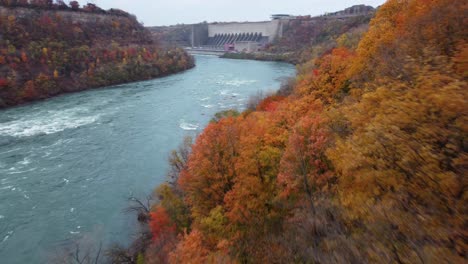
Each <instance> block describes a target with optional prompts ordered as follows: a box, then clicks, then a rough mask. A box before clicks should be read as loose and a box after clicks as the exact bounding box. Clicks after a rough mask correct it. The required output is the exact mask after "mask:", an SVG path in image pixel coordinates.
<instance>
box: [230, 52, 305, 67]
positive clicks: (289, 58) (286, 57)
mask: <svg viewBox="0 0 468 264" xmlns="http://www.w3.org/2000/svg"><path fill="white" fill-rule="evenodd" d="M293 55H294V52H286V53H277V54H275V53H267V52H254V53H244V52H242V53H233V52H227V53H224V54H223V55H222V56H221V58H223V59H235V60H257V61H277V62H286V63H290V64H294V65H297V64H299V60H298V59H297V58H296V57H295V56H293Z"/></svg>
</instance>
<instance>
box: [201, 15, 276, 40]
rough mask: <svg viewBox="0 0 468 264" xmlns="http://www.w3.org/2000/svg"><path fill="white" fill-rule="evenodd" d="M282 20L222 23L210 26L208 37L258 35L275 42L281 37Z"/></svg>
mask: <svg viewBox="0 0 468 264" xmlns="http://www.w3.org/2000/svg"><path fill="white" fill-rule="evenodd" d="M282 23H283V22H282V21H281V20H272V21H263V22H244V23H220V24H211V25H208V37H210V38H212V37H215V36H216V35H222V34H224V35H226V34H227V35H236V34H238V35H241V34H258V35H262V36H263V37H268V41H269V42H271V41H273V40H274V39H275V38H276V37H281V36H280V35H281V33H282V32H281V25H282Z"/></svg>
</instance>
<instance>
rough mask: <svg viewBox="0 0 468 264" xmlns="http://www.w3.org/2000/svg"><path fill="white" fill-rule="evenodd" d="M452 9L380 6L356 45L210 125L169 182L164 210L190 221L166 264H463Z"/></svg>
mask: <svg viewBox="0 0 468 264" xmlns="http://www.w3.org/2000/svg"><path fill="white" fill-rule="evenodd" d="M466 10H467V4H466V3H463V1H449V0H431V1H429V0H390V1H388V2H387V3H386V4H385V5H384V6H383V7H382V8H381V9H380V10H379V11H378V14H377V16H376V18H375V19H374V20H373V21H372V23H371V28H370V29H369V32H368V33H367V34H366V36H365V37H364V39H363V40H362V41H361V42H360V45H359V48H358V49H357V51H356V52H355V51H352V50H348V49H346V48H337V49H334V50H332V51H330V52H329V53H327V54H325V55H324V56H322V57H321V58H319V59H317V60H315V61H313V62H309V63H307V64H306V65H304V66H302V67H301V71H300V72H301V74H300V75H299V76H298V78H297V82H296V85H295V87H294V91H293V93H292V94H291V95H289V96H288V97H281V96H270V97H267V98H266V99H264V100H263V101H261V102H260V104H259V105H258V106H257V110H256V111H249V112H245V113H243V114H241V115H240V116H238V117H226V118H223V119H221V120H220V121H218V122H215V123H212V124H210V125H209V126H208V127H207V128H206V129H205V131H204V132H203V133H202V134H201V135H200V136H199V137H198V139H197V141H196V143H195V145H194V146H193V148H192V153H191V154H190V157H189V158H188V160H189V161H188V163H187V164H186V166H184V169H183V170H182V172H181V173H180V178H179V181H178V182H177V183H176V184H175V185H176V187H175V188H176V189H177V188H179V187H180V190H181V193H180V194H179V195H180V197H183V198H184V199H185V200H184V203H185V205H186V207H183V206H180V205H179V200H177V199H176V201H177V203H171V204H169V205H166V206H167V207H168V208H172V211H174V212H175V211H176V210H174V208H183V209H184V210H185V209H187V210H189V211H190V213H191V217H192V220H193V221H191V222H190V227H191V228H192V232H190V234H188V235H187V234H185V233H184V234H183V235H181V236H180V238H179V241H178V244H177V246H176V249H175V250H174V251H173V252H172V253H171V255H170V260H171V262H172V263H181V262H188V263H190V262H194V263H195V262H216V263H222V262H229V261H231V259H230V258H228V257H227V255H229V256H230V257H231V258H233V259H234V260H235V261H238V262H242V263H250V262H252V263H275V262H278V263H282V262H284V263H288V262H293V263H346V262H357V263H359V262H364V263H368V262H369V263H376V262H385V263H420V262H421V263H426V262H428V263H431V262H441V263H464V262H466V257H467V256H466V252H467V249H468V244H467V242H466V223H467V222H468V216H467V213H466V212H468V195H467V191H466V186H467V179H466V176H465V175H467V173H468V171H467V166H468V154H467V151H466V138H467V135H468V127H467V125H466V124H467V123H468V118H467V117H468V108H467V106H468V94H467V89H466V88H467V87H468V86H467V79H466V78H467V76H466V67H467V66H466V65H467V42H466V36H467V35H468V32H467V30H466V27H465V26H463V21H466V18H465V17H464V14H466ZM175 205H177V206H175ZM184 210H180V211H182V212H184ZM184 219H185V218H184ZM180 222H184V223H187V222H189V221H185V220H184V221H180Z"/></svg>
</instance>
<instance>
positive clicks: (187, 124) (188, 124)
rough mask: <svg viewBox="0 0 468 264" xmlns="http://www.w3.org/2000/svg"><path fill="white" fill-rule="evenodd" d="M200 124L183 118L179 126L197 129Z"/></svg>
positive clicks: (186, 128)
mask: <svg viewBox="0 0 468 264" xmlns="http://www.w3.org/2000/svg"><path fill="white" fill-rule="evenodd" d="M199 126H200V125H199V124H190V123H187V122H185V121H184V120H181V121H180V124H179V127H180V128H182V129H183V130H197V129H198V127H199Z"/></svg>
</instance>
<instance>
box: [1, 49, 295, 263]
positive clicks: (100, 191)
mask: <svg viewBox="0 0 468 264" xmlns="http://www.w3.org/2000/svg"><path fill="white" fill-rule="evenodd" d="M196 64H197V66H196V67H195V68H194V69H192V70H189V71H186V72H184V73H181V74H177V75H172V76H169V77H165V78H160V79H155V80H150V81H144V82H137V83H131V84H124V85H118V86H113V87H105V88H101V89H96V90H89V91H85V92H80V93H74V94H67V95H62V96H58V97H55V98H52V99H49V100H46V101H41V102H36V103H32V104H28V105H24V106H19V107H15V108H10V109H7V110H0V262H1V263H8V264H14V263H46V262H48V261H49V260H50V259H51V258H53V257H54V255H55V254H61V253H60V250H61V248H63V247H64V246H66V245H68V244H69V243H70V241H74V240H76V239H79V238H82V237H83V236H86V237H87V236H90V237H93V239H97V240H99V241H102V242H103V243H104V245H108V244H109V243H110V242H121V243H124V244H125V243H126V242H127V243H128V241H130V238H131V236H132V234H134V233H135V232H136V231H137V229H136V224H135V220H134V218H135V216H134V215H129V214H124V213H123V209H125V208H126V207H127V206H128V201H127V197H129V196H130V195H132V194H133V195H135V196H138V197H144V196H145V195H146V194H149V193H151V192H152V190H153V188H154V187H155V186H157V185H158V184H160V183H161V182H163V181H164V180H165V175H166V171H167V168H168V165H167V157H168V155H169V153H170V151H171V150H172V149H174V148H176V147H177V146H178V145H179V144H180V143H181V142H182V139H183V137H184V136H186V135H192V136H194V135H196V134H197V133H200V132H201V131H202V129H203V127H204V126H206V124H207V123H208V122H209V120H210V119H211V118H212V116H213V115H214V114H215V113H216V112H219V111H222V110H226V109H230V108H236V109H239V110H242V109H244V108H245V104H246V103H247V99H248V97H249V96H250V95H252V94H255V93H256V92H258V91H264V92H265V91H275V90H277V89H278V88H279V86H280V82H281V80H282V79H283V78H285V77H290V76H292V75H294V73H295V69H294V67H293V66H292V65H289V64H284V63H276V62H258V61H242V60H227V59H220V58H217V57H211V56H196Z"/></svg>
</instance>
